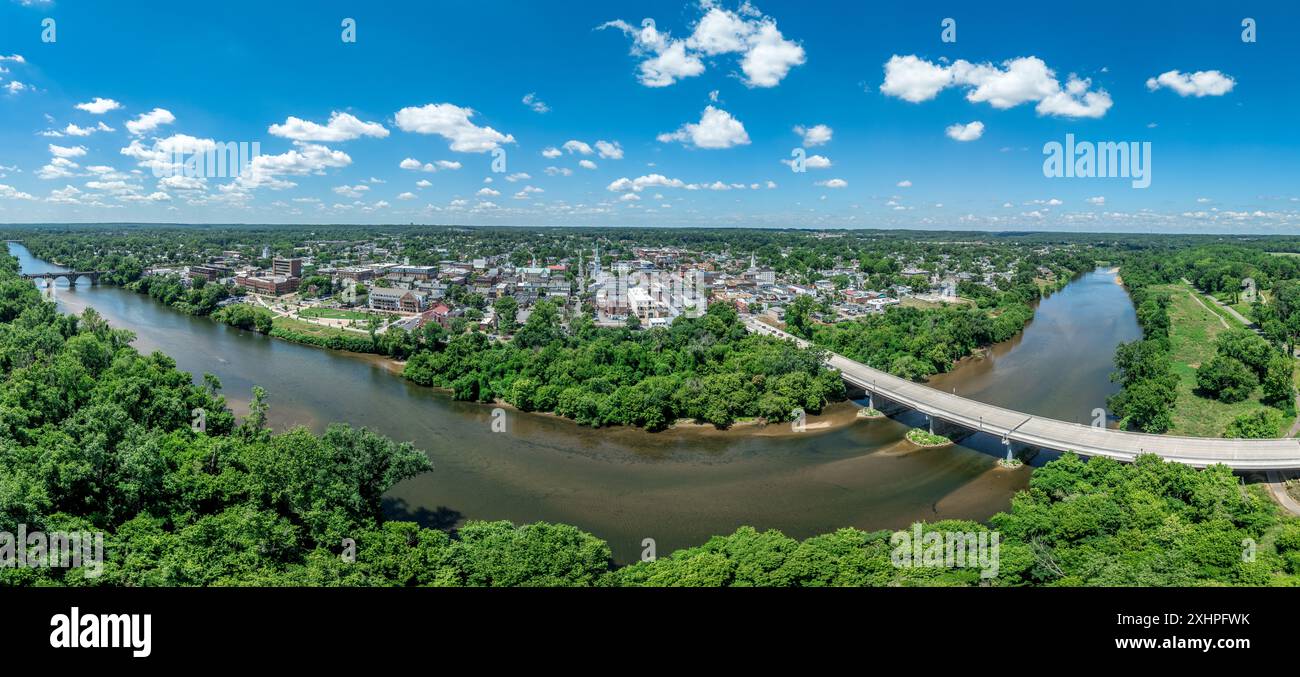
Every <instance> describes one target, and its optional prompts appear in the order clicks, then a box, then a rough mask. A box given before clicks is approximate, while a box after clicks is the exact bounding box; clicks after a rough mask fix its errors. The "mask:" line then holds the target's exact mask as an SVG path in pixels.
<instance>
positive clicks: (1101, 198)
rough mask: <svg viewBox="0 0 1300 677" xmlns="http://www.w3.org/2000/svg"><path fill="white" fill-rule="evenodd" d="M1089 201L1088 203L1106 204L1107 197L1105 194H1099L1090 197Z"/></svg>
mask: <svg viewBox="0 0 1300 677" xmlns="http://www.w3.org/2000/svg"><path fill="white" fill-rule="evenodd" d="M1087 202H1088V204H1093V205H1099V206H1100V205H1104V204H1106V197H1105V196H1104V195H1098V196H1097V197H1090V198H1088V200H1087Z"/></svg>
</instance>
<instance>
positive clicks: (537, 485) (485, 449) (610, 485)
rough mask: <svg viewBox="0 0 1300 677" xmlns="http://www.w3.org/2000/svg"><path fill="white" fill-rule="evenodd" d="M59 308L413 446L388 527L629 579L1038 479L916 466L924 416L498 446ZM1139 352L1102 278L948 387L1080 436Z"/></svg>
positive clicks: (940, 462) (1109, 277) (237, 349)
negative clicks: (541, 525)
mask: <svg viewBox="0 0 1300 677" xmlns="http://www.w3.org/2000/svg"><path fill="white" fill-rule="evenodd" d="M9 251H10V253H11V254H13V255H15V256H17V257H18V258H19V261H20V263H21V264H22V268H23V271H24V272H45V271H50V270H61V269H60V268H58V267H57V266H53V265H51V264H49V263H47V262H44V261H40V260H38V259H35V258H33V257H32V256H31V254H30V253H29V252H28V251H27V250H26V248H24V247H22V246H21V245H20V244H17V243H10V245H9ZM55 297H56V299H57V302H58V304H59V308H60V309H61V310H62V311H64V312H72V313H79V312H81V311H82V310H83V309H85V308H86V307H88V306H93V307H94V308H95V309H96V310H97V311H98V312H99V313H100V314H101V315H103V316H104V317H105V318H106V319H108V320H109V322H111V323H112V324H113V326H115V327H119V328H124V329H129V330H131V331H133V332H135V334H136V337H137V338H136V341H135V346H136V347H137V348H138V349H139V350H141V351H142V352H150V351H154V350H160V351H162V352H164V353H166V354H168V355H170V356H172V357H173V358H174V359H175V360H176V362H177V365H178V366H179V367H180V368H181V369H183V370H185V371H188V372H191V373H192V374H195V375H196V377H201V376H202V374H203V373H204V372H211V373H213V374H215V375H217V376H218V377H220V379H221V381H222V384H223V386H224V388H223V392H224V393H225V395H226V398H227V400H228V401H229V402H230V404H231V407H232V409H234V410H235V411H236V413H241V414H242V413H243V412H244V411H246V410H247V404H248V399H249V396H250V393H251V389H252V387H253V385H261V386H263V387H264V388H266V390H267V391H268V394H269V403H270V407H271V409H270V421H271V424H272V425H273V426H274V427H275V428H277V429H280V430H283V429H287V428H290V427H293V426H298V425H302V426H306V427H308V428H310V429H312V430H315V431H320V430H322V429H323V428H324V427H325V426H326V425H327V424H328V423H330V422H333V421H341V422H345V423H350V424H352V425H357V426H366V427H368V428H370V429H372V430H376V431H378V432H381V433H383V434H385V435H388V436H389V437H392V438H393V439H396V440H400V441H409V442H412V443H414V444H415V445H416V446H417V447H419V448H420V449H422V450H424V452H425V453H427V454H428V456H429V458H430V459H431V460H432V461H433V466H434V468H433V471H432V472H429V473H426V474H424V475H421V476H420V477H416V478H413V479H410V480H407V481H405V482H403V483H401V484H399V485H398V486H396V487H394V488H393V489H392V490H391V491H390V492H389V494H388V496H387V497H386V499H385V509H386V511H387V513H388V514H389V515H390V516H391V517H394V518H400V519H413V520H416V521H419V522H420V523H422V524H424V525H426V526H430V527H439V528H449V527H452V526H455V525H456V524H459V523H461V522H462V521H463V520H465V519H491V520H497V519H506V520H511V521H514V522H516V523H527V522H534V521H539V520H543V521H551V522H564V523H568V524H573V525H576V526H578V527H581V528H583V529H585V530H587V531H590V532H591V533H593V534H595V535H596V536H599V537H601V538H603V539H605V540H606V541H608V542H609V544H610V547H611V548H612V550H613V551H614V555H615V559H616V560H618V561H619V562H628V561H633V560H635V559H636V558H637V557H638V556H639V554H640V553H641V551H642V545H641V544H642V541H643V539H646V538H653V539H654V540H655V545H656V547H657V550H658V552H659V553H660V554H664V553H667V552H669V551H671V550H675V549H678V548H683V547H688V546H692V545H699V544H701V543H703V542H704V541H706V540H707V539H708V538H709V537H710V536H712V535H715V534H727V533H730V532H732V531H734V530H735V529H736V528H737V527H739V526H741V525H752V526H755V527H757V528H760V529H769V528H770V529H779V530H781V531H783V532H784V533H786V534H787V535H790V536H793V537H797V538H806V537H808V536H812V535H815V534H819V533H826V532H830V531H833V530H835V529H837V528H840V527H845V526H854V527H858V528H861V529H868V530H874V529H884V528H890V529H893V528H903V527H906V526H907V525H908V524H910V523H911V522H912V521H914V520H918V519H925V520H937V519H945V518H961V519H973V520H984V519H986V518H988V517H989V516H991V515H992V514H994V513H996V512H999V511H1001V510H1005V509H1006V508H1007V507H1008V506H1009V505H1010V499H1011V496H1012V494H1013V493H1014V492H1016V491H1017V490H1020V489H1022V488H1024V487H1025V485H1026V483H1027V481H1028V478H1029V472H1030V470H1029V468H1027V467H1026V468H1021V469H1017V470H1007V469H1003V468H1000V467H999V466H998V465H997V463H996V461H997V458H998V454H999V453H1000V452H1001V445H1000V444H999V443H998V441H997V440H995V439H992V438H990V437H988V436H984V435H975V436H972V437H970V438H967V439H966V440H964V441H963V444H962V445H961V446H953V447H948V448H940V449H926V450H917V449H916V448H915V447H913V446H912V445H910V444H908V443H907V442H906V441H905V440H904V439H903V435H904V433H906V431H907V427H906V426H905V425H904V423H913V424H916V425H920V424H921V421H920V420H919V418H918V417H917V416H916V415H909V416H904V417H903V418H902V422H899V421H894V420H880V421H871V422H868V421H855V422H853V423H851V424H849V425H842V426H835V427H831V428H828V429H823V430H816V429H814V430H808V431H805V432H802V433H793V432H788V431H787V429H786V427H785V426H769V427H767V428H765V429H763V430H762V431H755V430H753V429H750V430H746V429H744V428H739V429H737V430H733V431H713V430H711V429H704V430H701V429H697V428H688V429H677V430H670V431H666V432H661V433H646V432H642V431H640V430H635V429H626V428H613V429H599V430H596V429H591V428H583V427H579V426H577V425H575V424H573V423H572V422H570V421H566V420H563V419H558V418H555V417H552V416H544V415H535V414H523V413H518V412H514V411H507V414H506V430H505V431H504V432H493V427H492V425H491V423H492V408H491V407H488V406H484V405H478V404H471V403H465V402H456V401H453V400H452V399H450V397H448V396H447V395H445V394H442V393H439V392H436V391H434V390H431V389H428V388H423V387H420V386H416V385H413V384H411V383H409V382H407V381H405V380H404V379H402V378H400V377H399V376H396V375H394V374H393V373H392V371H391V368H390V366H389V365H388V364H387V362H386V361H384V360H381V359H378V358H375V357H373V356H358V355H351V354H343V353H337V352H331V351H326V350H320V349H316V348H310V347H306V346H301V345H296V344H291V343H287V342H284V341H280V340H278V339H271V338H269V337H265V336H261V335H258V334H255V333H251V332H245V331H241V330H237V329H233V328H230V327H227V326H224V325H221V324H218V323H216V322H213V321H211V320H209V319H207V318H195V317H190V316H187V315H184V314H182V313H179V312H176V311H174V310H172V309H170V308H167V307H165V306H162V305H160V304H158V303H156V302H154V301H153V300H152V299H150V298H148V297H147V296H144V295H140V294H135V293H132V292H128V291H125V290H123V289H120V288H116V287H110V286H94V287H92V286H90V285H89V284H88V282H87V281H84V280H83V281H82V282H81V283H80V284H79V285H77V286H75V287H74V288H68V287H67V286H64V285H62V284H60V285H59V287H58V288H57V289H56V290H55ZM1137 336H1139V330H1138V327H1137V322H1136V318H1135V316H1134V312H1133V308H1132V305H1131V304H1130V303H1129V301H1128V296H1127V294H1126V293H1125V292H1124V290H1123V288H1122V287H1121V286H1120V285H1118V284H1116V283H1115V280H1114V273H1113V272H1108V271H1105V270H1098V271H1094V272H1091V273H1087V274H1085V275H1083V276H1081V277H1080V278H1079V279H1077V280H1076V281H1074V282H1072V283H1071V284H1070V285H1069V286H1067V287H1066V288H1065V289H1064V290H1062V291H1061V292H1058V293H1057V294H1054V295H1053V296H1051V297H1049V298H1048V299H1045V300H1044V301H1043V302H1042V303H1041V304H1040V307H1039V310H1038V316H1037V318H1036V319H1035V320H1034V321H1033V322H1032V323H1030V325H1029V327H1028V328H1027V329H1026V330H1025V331H1024V332H1023V333H1022V334H1021V335H1020V336H1019V337H1018V338H1017V339H1015V340H1013V341H1009V342H1007V343H1005V344H1002V345H999V346H995V347H994V348H993V349H991V350H990V351H989V354H988V356H987V357H985V358H984V359H978V360H969V361H964V362H963V363H962V364H960V365H958V367H957V369H956V370H955V371H954V372H953V373H951V374H947V375H944V376H943V377H941V378H940V379H937V380H936V387H943V388H944V389H947V390H953V389H955V390H956V392H958V393H959V394H966V395H973V396H976V397H979V398H980V399H985V400H986V401H990V402H995V403H997V404H1000V405H1003V406H1008V407H1013V408H1017V409H1020V410H1023V411H1028V412H1032V413H1037V414H1042V415H1047V416H1055V417H1058V418H1064V419H1066V420H1078V421H1081V422H1086V421H1087V420H1089V419H1090V414H1089V413H1088V412H1090V411H1091V409H1092V406H1093V405H1092V402H1094V401H1097V400H1098V399H1100V401H1101V402H1102V403H1103V404H1098V405H1097V406H1104V399H1105V395H1106V394H1109V393H1110V392H1113V391H1114V386H1113V384H1110V383H1109V381H1108V379H1107V375H1108V374H1109V372H1110V371H1111V370H1112V366H1111V356H1112V354H1113V352H1114V348H1115V345H1116V344H1117V343H1118V342H1119V341H1127V340H1132V339H1133V338H1136V337H1137ZM1072 402H1076V403H1084V404H1086V406H1084V405H1083V404H1072ZM1083 409H1087V410H1088V412H1084V411H1083ZM855 410H856V405H854V404H852V403H843V404H839V405H836V406H834V407H832V408H831V409H830V410H829V411H828V414H827V415H826V416H825V417H812V418H810V419H809V423H810V424H811V425H810V427H814V428H815V427H816V424H817V423H819V422H822V421H842V420H843V419H845V418H851V417H852V416H853V414H854V411H855ZM1039 462H1041V458H1040V460H1039Z"/></svg>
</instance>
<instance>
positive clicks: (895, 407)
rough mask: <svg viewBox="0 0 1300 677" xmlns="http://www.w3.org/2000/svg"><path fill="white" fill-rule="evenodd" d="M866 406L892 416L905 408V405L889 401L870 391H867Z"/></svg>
mask: <svg viewBox="0 0 1300 677" xmlns="http://www.w3.org/2000/svg"><path fill="white" fill-rule="evenodd" d="M867 406H868V407H871V408H872V409H875V410H876V411H878V412H880V413H882V414H884V415H886V416H893V415H894V414H897V413H899V412H902V411H906V410H907V407H905V406H903V405H901V404H898V403H897V402H891V401H889V400H888V399H886V398H884V397H881V396H880V395H876V394H874V393H872V392H870V391H868V392H867Z"/></svg>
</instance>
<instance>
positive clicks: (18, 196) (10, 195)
mask: <svg viewBox="0 0 1300 677" xmlns="http://www.w3.org/2000/svg"><path fill="white" fill-rule="evenodd" d="M73 190H76V189H75V188H74V189H73ZM0 198H4V199H6V200H35V199H36V198H34V197H32V196H31V194H30V193H24V192H22V191H21V190H18V189H17V188H14V187H13V186H6V185H5V184H3V183H0Z"/></svg>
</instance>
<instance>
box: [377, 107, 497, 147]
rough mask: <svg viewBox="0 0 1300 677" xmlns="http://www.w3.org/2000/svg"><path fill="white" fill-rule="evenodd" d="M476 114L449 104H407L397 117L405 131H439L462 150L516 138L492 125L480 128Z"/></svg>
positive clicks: (398, 122)
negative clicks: (473, 118)
mask: <svg viewBox="0 0 1300 677" xmlns="http://www.w3.org/2000/svg"><path fill="white" fill-rule="evenodd" d="M474 115H475V112H474V110H472V109H470V108H461V107H460V106H456V105H454V104H450V103H431V104H427V105H425V106H420V107H407V108H403V109H401V110H399V111H397V114H396V115H395V116H394V120H395V121H396V122H397V127H398V128H399V129H401V130H402V131H404V132H414V133H416V134H437V135H439V136H441V137H443V138H444V139H447V140H448V141H450V142H451V149H452V150H454V151H456V152H460V153H486V152H488V151H491V150H495V149H497V148H500V147H501V145H502V144H507V143H514V142H515V137H514V136H512V135H510V134H502V133H501V132H498V131H497V130H495V129H493V128H491V127H479V126H478V125H475V124H474V123H472V122H470V118H471V117H473V116H474Z"/></svg>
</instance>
